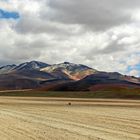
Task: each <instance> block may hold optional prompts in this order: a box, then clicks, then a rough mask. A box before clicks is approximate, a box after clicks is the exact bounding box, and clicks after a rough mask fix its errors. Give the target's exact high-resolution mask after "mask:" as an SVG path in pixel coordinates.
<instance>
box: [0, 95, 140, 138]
mask: <svg viewBox="0 0 140 140" xmlns="http://www.w3.org/2000/svg"><path fill="white" fill-rule="evenodd" d="M68 103H71V105H68ZM0 139H1V140H140V101H138V100H116V99H72V98H47V97H0Z"/></svg>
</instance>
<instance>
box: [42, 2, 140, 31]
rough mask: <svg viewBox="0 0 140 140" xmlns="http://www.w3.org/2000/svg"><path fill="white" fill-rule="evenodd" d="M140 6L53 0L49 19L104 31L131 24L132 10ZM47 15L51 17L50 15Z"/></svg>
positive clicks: (128, 3)
mask: <svg viewBox="0 0 140 140" xmlns="http://www.w3.org/2000/svg"><path fill="white" fill-rule="evenodd" d="M139 5H140V1H138V0H70V1H67V0H52V1H50V3H49V6H50V9H51V11H50V15H51V16H50V17H49V18H50V19H51V20H52V21H59V22H63V23H66V24H81V25H84V26H86V28H92V29H94V30H97V31H102V30H104V29H108V28H111V27H112V26H118V25H120V24H125V23H129V22H130V21H131V14H130V13H131V10H133V8H139ZM47 15H48V16H49V14H48V13H47ZM45 16H46V15H45ZM45 16H44V17H43V18H44V19H45Z"/></svg>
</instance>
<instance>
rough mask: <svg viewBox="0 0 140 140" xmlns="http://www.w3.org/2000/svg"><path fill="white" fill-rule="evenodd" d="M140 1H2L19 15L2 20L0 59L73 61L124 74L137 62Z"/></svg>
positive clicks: (2, 61)
mask: <svg viewBox="0 0 140 140" xmlns="http://www.w3.org/2000/svg"><path fill="white" fill-rule="evenodd" d="M95 3H96V4H95ZM139 5H140V1H139V0H133V1H132V0H123V1H122V0H117V1H113V0H103V1H102V3H101V2H99V1H98V0H93V1H90V0H77V1H75V0H70V1H68V0H51V1H50V0H40V1H38V0H9V1H8V2H4V1H0V7H2V8H3V9H6V10H9V11H17V12H19V14H20V19H19V20H0V64H4V63H6V64H7V63H20V62H23V61H28V60H32V59H37V60H40V61H46V62H48V63H59V62H62V61H71V62H75V63H83V64H86V65H89V66H91V67H93V68H97V69H99V70H105V71H119V72H121V73H127V68H128V67H129V66H135V65H137V64H139V63H140V59H139V53H140V47H139V45H140V43H139V41H140V28H139V22H140V20H139V19H140V16H139V14H138V13H139V12H137V14H135V12H136V11H137V10H138V8H140V6H139ZM131 74H134V75H136V71H135V72H134V71H132V72H131Z"/></svg>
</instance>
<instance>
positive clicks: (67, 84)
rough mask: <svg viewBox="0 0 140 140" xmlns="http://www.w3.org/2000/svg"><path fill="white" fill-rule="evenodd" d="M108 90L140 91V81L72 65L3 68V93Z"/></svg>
mask: <svg viewBox="0 0 140 140" xmlns="http://www.w3.org/2000/svg"><path fill="white" fill-rule="evenodd" d="M105 87H129V88H133V87H138V88H140V78H136V77H134V76H127V75H122V74H120V73H117V72H102V71H98V70H95V69H93V68H90V67H88V66H85V65H82V64H74V63H69V62H64V63H60V64H53V65H50V64H47V63H43V62H39V61H31V62H25V63H22V64H19V65H15V64H12V65H6V66H2V67H0V90H17V89H38V90H46V91H48V90H51V91H94V90H98V89H101V88H105Z"/></svg>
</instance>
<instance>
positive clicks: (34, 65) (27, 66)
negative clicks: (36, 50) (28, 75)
mask: <svg viewBox="0 0 140 140" xmlns="http://www.w3.org/2000/svg"><path fill="white" fill-rule="evenodd" d="M47 66H49V65H48V64H46V63H43V62H39V61H30V62H25V63H22V64H20V65H18V66H17V67H16V68H15V70H34V69H40V68H43V67H47Z"/></svg>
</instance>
